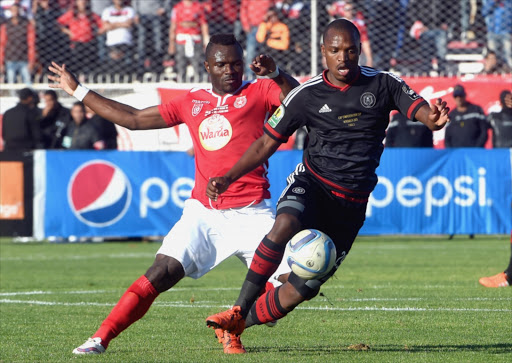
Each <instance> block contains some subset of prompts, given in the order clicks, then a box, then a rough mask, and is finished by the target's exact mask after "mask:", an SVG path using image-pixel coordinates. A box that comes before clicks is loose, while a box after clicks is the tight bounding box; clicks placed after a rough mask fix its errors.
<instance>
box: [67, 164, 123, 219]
mask: <svg viewBox="0 0 512 363" xmlns="http://www.w3.org/2000/svg"><path fill="white" fill-rule="evenodd" d="M131 198H132V187H131V184H130V182H129V180H128V178H127V177H126V175H125V174H124V173H123V171H122V170H121V169H120V168H119V167H117V166H116V165H114V164H112V163H109V162H107V161H104V160H92V161H88V162H86V163H84V164H82V165H80V166H79V167H78V168H77V169H76V170H75V172H74V173H73V175H72V176H71V180H70V181H69V184H68V203H69V206H70V207H71V210H72V212H73V214H74V215H75V216H76V217H77V218H78V219H79V220H80V221H82V222H83V223H85V224H87V225H89V226H93V227H107V226H110V225H112V224H114V223H116V222H117V221H118V220H119V219H121V218H122V217H123V216H124V214H125V213H126V211H127V210H128V206H129V205H130V202H131Z"/></svg>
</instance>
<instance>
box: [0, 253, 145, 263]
mask: <svg viewBox="0 0 512 363" xmlns="http://www.w3.org/2000/svg"><path fill="white" fill-rule="evenodd" d="M147 257H155V254H154V253H147V252H141V253H135V252H134V253H115V254H110V255H102V254H96V255H88V256H81V255H71V256H66V255H61V256H41V255H33V256H24V257H2V258H0V261H53V260H59V261H60V260H97V259H101V260H104V259H108V258H147Z"/></svg>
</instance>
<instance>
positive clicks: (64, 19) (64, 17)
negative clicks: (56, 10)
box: [57, 11, 71, 25]
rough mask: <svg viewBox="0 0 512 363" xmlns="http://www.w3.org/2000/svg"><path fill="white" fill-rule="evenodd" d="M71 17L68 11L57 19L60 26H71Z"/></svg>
mask: <svg viewBox="0 0 512 363" xmlns="http://www.w3.org/2000/svg"><path fill="white" fill-rule="evenodd" d="M70 15H71V13H70V12H69V11H68V12H66V13H64V14H62V15H61V16H59V18H58V19H57V22H58V23H59V24H60V25H69V20H70Z"/></svg>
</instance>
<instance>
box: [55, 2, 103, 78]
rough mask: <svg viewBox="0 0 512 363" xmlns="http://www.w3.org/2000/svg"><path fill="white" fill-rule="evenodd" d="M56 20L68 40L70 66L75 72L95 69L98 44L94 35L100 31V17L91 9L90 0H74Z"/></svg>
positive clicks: (86, 71)
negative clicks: (68, 8)
mask: <svg viewBox="0 0 512 363" xmlns="http://www.w3.org/2000/svg"><path fill="white" fill-rule="evenodd" d="M57 22H58V23H59V24H60V26H61V28H60V29H61V31H62V32H63V33H64V34H66V35H67V36H68V37H69V40H70V45H69V48H70V51H71V52H70V58H69V60H68V63H69V66H70V68H71V67H72V69H75V70H76V72H77V73H88V72H91V71H92V70H94V69H96V61H97V58H98V48H97V47H98V46H97V41H96V35H97V34H99V33H102V30H101V28H102V23H101V19H100V17H99V16H98V15H97V14H95V13H93V12H92V10H91V3H90V0H76V1H75V2H74V3H73V6H72V7H71V9H70V10H69V11H67V12H66V13H64V14H62V15H61V16H60V17H59V18H58V19H57Z"/></svg>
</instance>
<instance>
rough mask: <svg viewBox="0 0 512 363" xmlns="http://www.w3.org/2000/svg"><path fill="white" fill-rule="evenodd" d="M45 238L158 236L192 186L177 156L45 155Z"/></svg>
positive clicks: (190, 163)
mask: <svg viewBox="0 0 512 363" xmlns="http://www.w3.org/2000/svg"><path fill="white" fill-rule="evenodd" d="M46 155H47V159H46V170H47V172H46V184H47V192H46V203H45V223H44V225H45V235H46V236H71V235H72V236H84V237H90V236H155V235H156V236H161V235H166V234H167V232H168V231H169V229H170V228H171V227H172V226H173V225H174V223H176V221H178V219H179V218H180V216H181V212H182V208H183V203H184V201H185V200H186V199H188V198H189V197H190V194H191V191H192V188H193V186H194V159H193V158H192V157H190V156H189V155H187V154H186V153H178V152H118V151H47V153H46Z"/></svg>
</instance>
